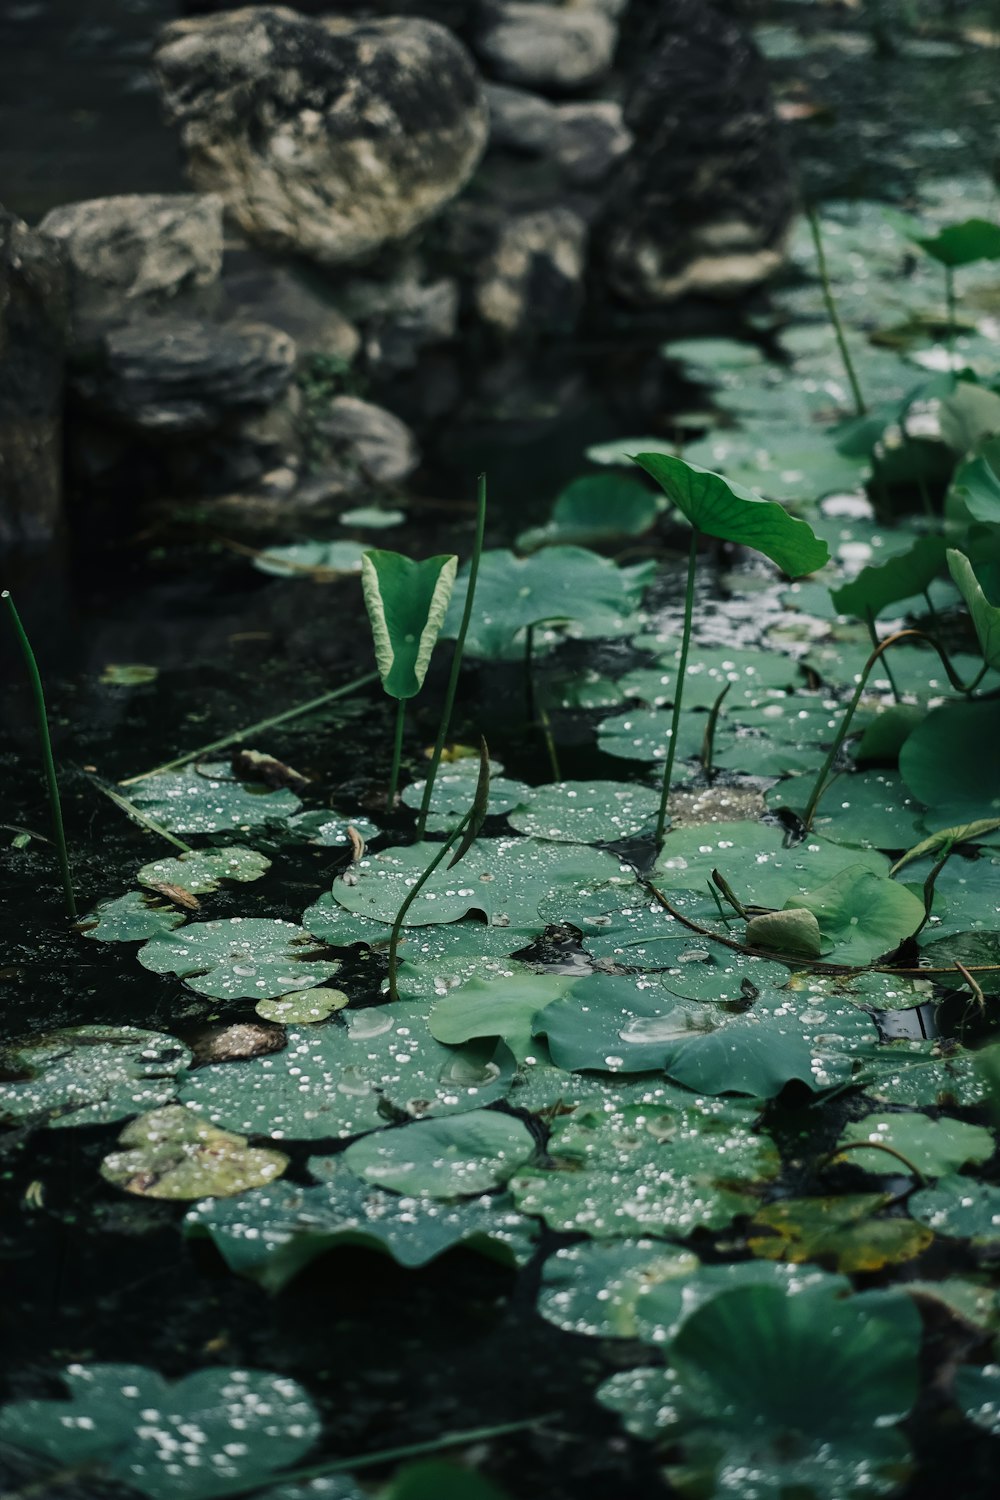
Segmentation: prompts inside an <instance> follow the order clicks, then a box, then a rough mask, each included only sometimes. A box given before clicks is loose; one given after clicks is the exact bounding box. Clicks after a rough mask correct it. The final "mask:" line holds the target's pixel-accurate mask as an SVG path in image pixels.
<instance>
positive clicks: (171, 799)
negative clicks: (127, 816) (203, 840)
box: [129, 762, 302, 833]
mask: <svg viewBox="0 0 1000 1500" xmlns="http://www.w3.org/2000/svg"><path fill="white" fill-rule="evenodd" d="M129 793H130V797H131V800H132V802H134V804H135V806H136V807H138V808H139V809H140V810H141V811H142V812H144V813H146V814H147V815H148V816H149V817H150V818H152V819H154V821H155V822H157V823H159V824H160V825H161V827H163V828H166V829H167V830H168V832H170V833H232V832H233V831H234V830H235V829H240V830H241V831H243V832H246V831H247V830H249V829H251V828H261V827H263V826H265V825H266V824H268V823H284V822H285V820H286V819H287V818H290V817H291V816H292V814H293V813H297V812H298V810H299V808H300V807H301V806H302V804H301V802H300V801H299V799H298V797H294V796H293V795H292V793H291V792H289V791H285V790H281V791H276V792H271V791H268V790H267V788H266V787H264V786H259V785H257V784H256V783H251V782H242V781H237V780H236V779H235V777H234V776H233V774H232V772H231V771H230V769H229V767H228V766H227V765H225V764H224V763H223V762H212V763H205V764H203V765H202V764H199V765H195V766H185V768H184V770H183V771H160V772H158V773H157V775H156V776H149V777H147V778H146V780H145V781H141V782H139V784H138V786H134V787H130V788H129Z"/></svg>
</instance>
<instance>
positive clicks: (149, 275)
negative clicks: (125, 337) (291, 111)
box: [38, 193, 222, 332]
mask: <svg viewBox="0 0 1000 1500" xmlns="http://www.w3.org/2000/svg"><path fill="white" fill-rule="evenodd" d="M38 232H39V233H40V234H43V235H48V236H49V237H50V238H52V239H54V240H56V241H57V242H58V244H59V245H60V247H61V249H62V253H63V258H64V260H65V261H66V264H67V266H68V267H69V273H70V296H71V306H72V319H73V323H74V325H75V327H76V328H77V330H78V331H81V332H82V331H83V329H84V326H85V325H86V324H88V323H90V322H91V321H92V320H95V319H101V320H107V321H121V320H122V319H123V318H124V317H127V316H128V315H129V313H130V312H131V311H132V310H134V309H139V308H144V309H149V308H155V307H157V306H159V305H160V304H161V303H163V302H166V301H168V300H169V299H171V298H174V297H176V296H177V295H178V294H179V293H183V292H188V291H192V290H196V289H199V288H204V287H208V286H211V285H212V284H213V283H214V282H216V281H217V280H218V276H219V271H220V270H221V268H222V199H221V198H219V197H218V196H217V195H216V194H204V195H202V194H197V193H131V194H127V195H125V196H123V197H118V198H91V199H89V200H88V201H86V202H84V203H70V204H67V205H66V206H65V207H63V208H54V209H53V210H52V212H51V213H48V214H46V216H45V218H44V219H43V220H42V222H41V223H40V224H39V226H38Z"/></svg>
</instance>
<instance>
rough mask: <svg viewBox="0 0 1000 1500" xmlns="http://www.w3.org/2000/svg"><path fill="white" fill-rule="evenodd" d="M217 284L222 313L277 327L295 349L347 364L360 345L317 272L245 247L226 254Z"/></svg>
mask: <svg viewBox="0 0 1000 1500" xmlns="http://www.w3.org/2000/svg"><path fill="white" fill-rule="evenodd" d="M223 287H224V299H225V309H226V313H227V319H228V318H233V319H234V320H235V321H236V322H252V321H257V320H260V321H262V322H264V323H267V324H269V325H270V327H272V328H280V329H281V331H282V332H283V333H287V334H288V336H289V337H290V338H292V339H294V341H295V345H296V348H297V349H298V351H299V354H300V355H306V356H308V355H322V356H323V358H324V359H330V360H336V361H337V362H338V363H339V364H341V365H343V366H344V367H345V368H347V367H348V366H349V365H351V364H352V363H353V361H354V360H355V358H356V357H357V355H358V353H359V352H360V350H361V334H360V333H359V332H358V330H357V328H356V327H355V326H354V324H353V323H352V322H351V321H350V320H349V319H348V318H346V317H345V316H344V314H343V312H341V310H340V308H339V306H337V305H336V304H335V303H334V301H333V300H332V298H333V296H334V292H333V288H332V287H331V288H330V289H329V292H328V293H327V288H326V287H325V285H323V284H322V283H321V277H320V274H319V273H317V272H313V274H312V276H311V277H308V278H307V277H305V276H303V275H300V274H299V272H297V271H296V270H295V269H293V268H291V267H288V266H279V265H275V264H274V262H273V261H271V260H268V259H266V258H265V257H264V256H262V255H261V254H260V253H259V252H258V251H255V250H253V249H251V248H250V247H247V248H246V249H243V248H241V249H240V250H238V251H237V252H236V253H235V255H227V257H226V271H225V276H224V280H223Z"/></svg>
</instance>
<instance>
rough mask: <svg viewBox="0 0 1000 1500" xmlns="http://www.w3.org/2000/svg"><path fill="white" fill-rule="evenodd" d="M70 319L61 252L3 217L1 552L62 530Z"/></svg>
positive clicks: (0, 268)
mask: <svg viewBox="0 0 1000 1500" xmlns="http://www.w3.org/2000/svg"><path fill="white" fill-rule="evenodd" d="M67 313H68V293H67V283H66V270H65V267H64V265H63V263H62V260H61V257H60V255H59V251H58V248H57V247H56V246H54V245H53V244H52V242H51V240H47V239H45V238H44V237H43V236H42V235H39V234H37V233H35V232H34V231H33V230H31V229H29V228H28V226H27V224H24V223H22V222H21V220H20V219H18V218H15V216H14V215H13V214H9V213H7V212H5V211H4V210H3V209H0V547H9V546H13V545H16V544H18V543H23V542H40V541H45V540H46V539H47V538H49V537H51V536H52V534H53V532H54V531H55V530H56V528H57V525H58V522H59V516H60V511H61V504H62V399H63V375H64V367H65V358H66V348H65V344H66V323H67Z"/></svg>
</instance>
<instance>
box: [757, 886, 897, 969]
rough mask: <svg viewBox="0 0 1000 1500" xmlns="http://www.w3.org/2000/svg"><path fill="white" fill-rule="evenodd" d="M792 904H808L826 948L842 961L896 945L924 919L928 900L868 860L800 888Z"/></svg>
mask: <svg viewBox="0 0 1000 1500" xmlns="http://www.w3.org/2000/svg"><path fill="white" fill-rule="evenodd" d="M787 905H788V906H796V907H805V909H806V910H807V911H811V912H812V913H813V914H814V916H815V917H816V921H817V922H818V923H819V930H820V933H821V935H822V937H823V941H824V944H825V945H826V947H827V951H829V949H830V948H832V949H833V950H834V952H835V953H836V955H837V958H838V960H839V961H840V962H842V963H845V964H867V963H871V962H872V961H873V960H874V959H876V958H880V957H881V956H882V955H883V954H885V953H888V952H890V951H891V950H892V949H894V948H897V947H898V946H899V944H900V943H901V942H902V941H903V939H904V938H908V937H910V936H911V935H912V934H913V933H915V932H916V930H917V928H918V927H919V926H920V924H921V923H922V922H923V920H924V904H923V902H922V901H921V900H920V899H919V897H917V896H915V895H914V894H913V892H912V891H910V890H907V888H906V886H905V885H900V884H899V882H898V881H895V880H887V879H886V878H885V877H884V876H882V875H876V874H875V872H874V870H871V869H868V868H866V867H865V866H864V865H860V864H858V865H848V867H847V868H846V869H845V870H840V871H838V873H837V874H836V875H834V877H833V879H832V880H828V881H827V882H826V884H825V885H821V886H817V888H816V889H815V890H812V891H805V892H799V893H798V894H797V895H795V896H793V897H792V898H791V899H790V900H789V901H788V902H787Z"/></svg>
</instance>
